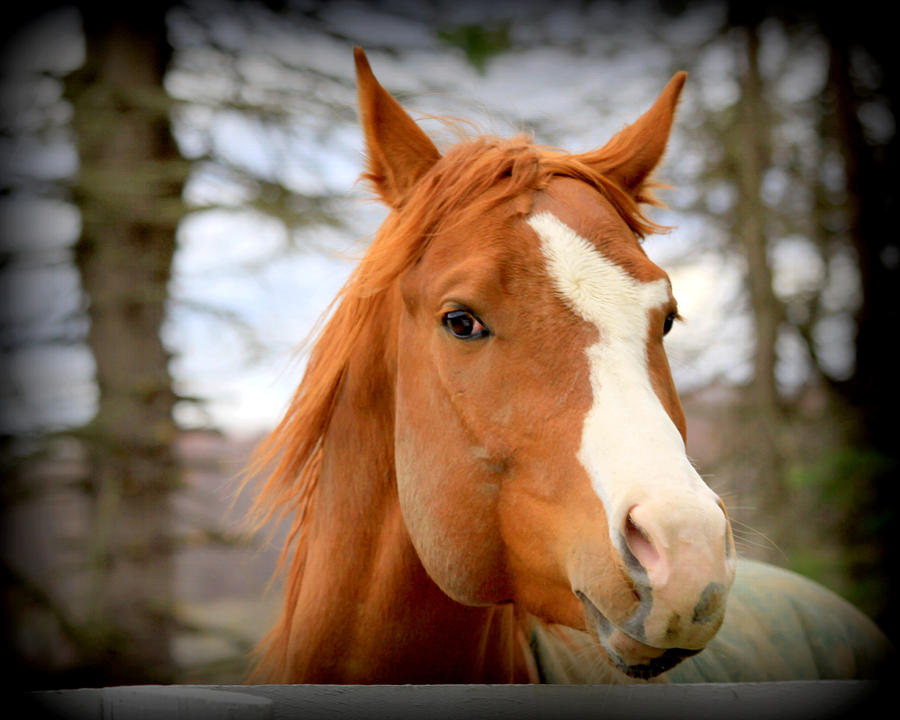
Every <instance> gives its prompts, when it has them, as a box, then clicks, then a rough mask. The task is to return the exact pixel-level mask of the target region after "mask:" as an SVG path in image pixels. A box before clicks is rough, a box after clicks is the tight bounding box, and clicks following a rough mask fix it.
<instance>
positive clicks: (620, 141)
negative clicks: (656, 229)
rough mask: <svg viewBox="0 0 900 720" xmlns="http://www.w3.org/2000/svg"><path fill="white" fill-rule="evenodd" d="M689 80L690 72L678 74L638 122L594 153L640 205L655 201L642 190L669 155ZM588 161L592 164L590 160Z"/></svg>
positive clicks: (605, 170)
mask: <svg viewBox="0 0 900 720" xmlns="http://www.w3.org/2000/svg"><path fill="white" fill-rule="evenodd" d="M686 79H687V73H685V72H679V73H676V74H675V76H674V77H673V78H672V79H671V80H670V81H669V83H668V84H667V85H666V86H665V88H663V91H662V92H661V93H660V94H659V97H658V98H657V99H656V102H655V103H653V106H652V107H651V108H650V109H649V110H648V111H647V112H645V113H644V114H643V115H641V117H640V118H638V120H637V122H635V123H634V124H633V125H629V126H628V127H626V128H624V129H623V130H621V131H620V132H619V133H617V134H616V135H615V136H614V137H613V139H612V140H610V141H609V142H608V143H607V144H606V145H605V146H604V147H603V148H601V149H600V150H598V151H596V152H595V153H591V154H590V155H593V156H594V157H596V162H595V163H593V164H595V165H596V166H597V167H596V169H597V170H599V171H600V172H602V173H603V174H604V175H606V176H607V177H609V178H610V179H612V180H615V181H616V182H617V183H618V184H619V185H621V186H622V187H623V188H624V189H625V190H626V191H628V193H630V194H631V195H632V196H633V197H634V198H635V199H636V200H637V201H638V202H645V201H646V202H652V198H651V197H650V196H649V195H645V193H644V192H642V191H643V190H644V186H645V183H647V181H648V179H649V177H650V174H651V173H652V172H653V170H654V168H655V167H656V166H657V164H659V161H660V160H661V159H662V156H663V153H664V152H665V149H666V143H667V142H668V140H669V131H670V130H671V129H672V119H673V118H674V117H675V107H676V106H677V105H678V98H679V96H680V95H681V89H682V88H683V87H684V81H685V80H686ZM585 159H586V160H587V161H588V162H590V160H588V158H587V157H586V158H585Z"/></svg>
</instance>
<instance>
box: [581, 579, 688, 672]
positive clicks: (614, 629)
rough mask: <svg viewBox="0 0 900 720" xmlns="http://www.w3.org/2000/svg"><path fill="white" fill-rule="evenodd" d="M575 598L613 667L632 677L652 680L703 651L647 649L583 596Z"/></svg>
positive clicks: (647, 646) (582, 594) (651, 647)
mask: <svg viewBox="0 0 900 720" xmlns="http://www.w3.org/2000/svg"><path fill="white" fill-rule="evenodd" d="M575 594H576V595H577V596H578V598H579V599H580V600H581V602H582V604H583V605H584V608H585V616H586V617H587V620H588V623H589V625H590V626H591V628H592V629H593V631H594V634H595V635H596V636H597V638H598V639H599V640H600V642H601V643H602V645H603V649H604V650H605V651H606V655H607V658H608V659H609V662H610V664H612V665H613V666H614V667H615V668H616V669H617V670H619V671H620V672H623V673H625V674H626V675H628V676H629V677H633V678H638V679H641V680H649V679H651V678H654V677H656V676H658V675H661V674H662V673H664V672H666V671H667V670H671V669H672V668H673V667H675V666H676V665H678V663H680V662H681V661H682V660H684V659H685V658H689V657H691V656H692V655H696V654H697V653H698V652H700V650H691V649H685V648H659V647H654V646H653V645H648V644H646V643H645V642H643V641H641V640H638V639H637V638H636V637H634V635H633V634H632V633H629V632H627V631H626V630H624V629H622V628H621V627H619V626H618V625H615V624H614V623H612V622H610V620H609V619H608V618H607V617H606V616H605V615H604V614H603V613H602V612H600V610H599V609H598V608H597V606H596V605H594V603H593V602H591V600H590V598H588V597H587V596H586V595H585V594H584V593H582V592H579V591H576V593H575Z"/></svg>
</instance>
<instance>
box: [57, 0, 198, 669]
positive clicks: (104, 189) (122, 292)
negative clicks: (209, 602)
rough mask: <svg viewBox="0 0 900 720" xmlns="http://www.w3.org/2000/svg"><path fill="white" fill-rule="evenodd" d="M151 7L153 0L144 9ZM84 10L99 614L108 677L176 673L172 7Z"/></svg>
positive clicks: (79, 129)
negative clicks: (170, 330) (170, 302)
mask: <svg viewBox="0 0 900 720" xmlns="http://www.w3.org/2000/svg"><path fill="white" fill-rule="evenodd" d="M140 7H143V6H140ZM88 8H89V9H85V10H84V11H83V18H84V30H85V39H86V48H87V53H86V63H85V66H84V67H83V68H82V69H81V70H79V71H78V72H76V73H74V74H73V75H72V76H71V77H70V78H69V80H68V84H67V94H68V96H69V98H70V100H71V102H72V105H73V111H74V115H73V128H74V132H75V140H76V144H77V148H78V154H79V159H80V171H79V175H78V179H77V181H76V183H75V187H74V195H75V198H74V199H75V201H76V203H77V204H78V206H79V208H80V210H81V218H82V232H81V237H80V239H79V241H78V243H77V245H76V249H75V260H76V263H77V266H78V269H79V271H80V275H81V282H82V289H83V291H84V294H85V299H86V302H87V313H88V316H89V319H90V330H89V334H88V338H87V341H88V345H89V347H90V350H91V351H92V353H93V356H94V361H95V365H96V383H97V387H98V390H99V398H98V407H97V412H96V416H95V417H94V419H93V421H92V423H91V424H90V426H89V428H88V429H87V433H86V435H87V437H88V438H89V442H90V444H91V458H92V474H91V483H90V486H91V487H90V489H91V493H92V499H93V519H92V528H91V530H90V538H89V548H88V550H89V562H90V572H91V590H90V598H89V601H90V609H89V618H88V622H89V624H90V625H91V627H92V628H93V637H94V640H95V642H96V647H94V648H93V649H92V650H93V651H92V654H93V658H92V662H93V663H94V664H95V667H96V669H97V672H98V673H100V676H101V678H102V679H105V680H106V681H107V682H114V683H122V682H145V681H159V682H165V681H169V680H171V672H172V660H171V652H170V640H171V627H172V624H171V615H170V611H171V607H172V562H171V547H170V515H171V511H170V497H171V493H172V491H173V489H175V488H176V487H177V485H178V481H179V473H178V466H177V462H176V459H175V457H174V453H173V450H172V441H173V439H174V435H175V424H174V420H173V414H172V411H173V406H174V402H175V395H174V393H173V391H172V387H171V378H170V376H169V372H168V361H169V354H168V353H167V351H166V349H165V347H164V346H163V344H162V341H161V338H160V330H161V328H162V324H163V321H164V318H165V310H166V298H167V295H168V282H169V278H170V273H171V265H172V258H173V255H174V251H175V230H176V227H177V223H178V219H179V218H180V216H181V214H182V205H181V191H182V187H183V184H184V179H185V165H184V163H183V161H182V160H181V158H180V156H179V153H178V150H177V147H176V145H175V142H174V139H173V137H172V134H171V131H170V127H169V119H168V103H167V100H166V96H165V93H164V90H163V84H162V83H163V77H164V73H165V69H166V65H167V62H168V58H169V54H170V50H169V46H168V43H167V40H166V27H165V9H164V8H163V7H162V6H159V5H152V6H150V7H149V9H146V10H133V11H130V14H128V15H123V13H128V12H129V11H125V10H123V9H122V8H121V7H119V6H104V7H103V8H102V9H101V7H100V6H96V7H94V6H88Z"/></svg>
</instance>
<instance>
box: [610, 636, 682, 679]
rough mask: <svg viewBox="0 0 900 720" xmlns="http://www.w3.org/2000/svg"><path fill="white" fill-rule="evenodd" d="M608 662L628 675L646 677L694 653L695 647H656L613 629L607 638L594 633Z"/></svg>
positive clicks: (648, 677)
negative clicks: (690, 648)
mask: <svg viewBox="0 0 900 720" xmlns="http://www.w3.org/2000/svg"><path fill="white" fill-rule="evenodd" d="M598 637H599V638H600V642H601V643H602V644H603V649H604V650H605V651H606V657H607V660H608V661H609V663H610V664H611V665H612V666H613V667H615V668H616V669H617V670H619V671H620V672H622V673H625V674H626V675H628V676H629V677H632V678H637V679H641V680H649V679H651V678H655V677H657V676H658V675H662V674H663V673H664V672H666V671H667V670H671V669H672V668H673V667H675V666H676V665H678V663H680V662H681V661H682V660H684V659H685V658H689V657H691V656H692V655H696V654H697V653H698V652H700V651H699V650H686V649H684V648H657V647H653V646H652V645H646V644H644V643H642V642H639V641H637V640H635V639H634V638H632V637H630V636H628V635H626V634H625V633H623V632H622V631H621V630H618V629H616V630H614V631H613V633H612V634H611V635H610V636H608V637H603V636H602V635H600V634H598Z"/></svg>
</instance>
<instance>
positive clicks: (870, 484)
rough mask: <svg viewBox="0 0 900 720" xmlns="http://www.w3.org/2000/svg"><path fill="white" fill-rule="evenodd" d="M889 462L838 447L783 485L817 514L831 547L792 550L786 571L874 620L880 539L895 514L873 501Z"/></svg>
mask: <svg viewBox="0 0 900 720" xmlns="http://www.w3.org/2000/svg"><path fill="white" fill-rule="evenodd" d="M894 469H895V468H894V464H893V459H892V458H890V457H888V456H886V455H884V454H883V453H880V452H878V451H877V450H875V449H873V448H871V447H866V446H860V445H841V446H838V447H835V448H833V449H831V450H828V451H825V452H823V453H822V454H821V455H820V456H819V457H818V458H817V459H816V460H814V461H812V462H809V463H806V464H802V465H798V466H797V467H795V468H793V469H792V470H791V471H790V472H789V473H788V477H787V479H788V482H789V483H790V484H791V486H793V487H794V488H795V489H796V490H797V491H798V492H803V493H804V494H807V495H808V496H810V498H811V501H812V503H813V505H814V506H815V507H817V508H819V509H820V511H821V512H820V518H821V519H822V520H824V521H825V523H827V525H829V526H830V527H827V528H825V531H826V532H829V533H831V534H833V535H834V536H835V537H836V538H838V539H839V542H838V543H837V544H822V545H816V546H809V547H804V548H797V549H796V550H795V551H793V552H791V554H790V555H791V557H790V564H791V567H792V569H794V570H796V571H797V572H800V573H802V574H804V575H806V576H808V577H811V578H813V579H815V580H817V581H819V582H821V583H823V584H824V585H827V586H829V587H831V588H833V589H834V590H836V591H837V592H839V593H840V594H841V595H843V596H844V597H846V598H847V599H848V600H850V601H851V602H852V603H854V604H856V605H858V606H859V607H860V608H862V609H863V610H864V611H865V612H867V613H868V614H869V615H871V616H872V617H873V618H875V619H876V620H877V619H879V617H880V616H882V614H883V613H885V612H886V610H887V607H886V603H887V594H888V593H887V585H888V578H887V577H886V569H885V565H884V555H885V548H884V542H885V534H886V531H887V529H888V527H889V525H890V524H891V522H892V520H893V513H894V512H895V509H894V508H893V507H892V506H891V505H890V504H889V503H886V502H883V501H882V499H881V498H880V497H879V492H878V488H879V484H880V481H881V480H882V479H883V478H885V477H887V476H888V475H890V474H891V473H892V471H893V470H894Z"/></svg>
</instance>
